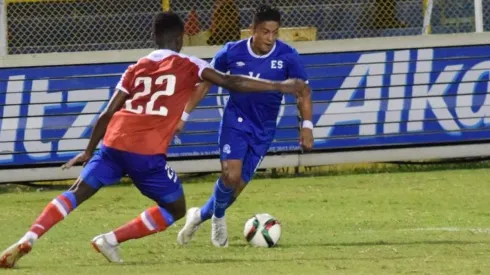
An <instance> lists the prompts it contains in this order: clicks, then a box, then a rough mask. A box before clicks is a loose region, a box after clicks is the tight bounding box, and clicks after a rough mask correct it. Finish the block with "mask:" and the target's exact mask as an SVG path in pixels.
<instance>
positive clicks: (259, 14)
mask: <svg viewBox="0 0 490 275" xmlns="http://www.w3.org/2000/svg"><path fill="white" fill-rule="evenodd" d="M265 21H275V22H277V23H279V24H280V23H281V13H280V12H279V10H278V9H276V8H273V7H271V6H269V5H265V4H264V5H260V6H258V7H257V8H256V9H255V14H254V25H257V24H260V23H262V22H265Z"/></svg>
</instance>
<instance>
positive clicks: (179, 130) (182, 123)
mask: <svg viewBox="0 0 490 275" xmlns="http://www.w3.org/2000/svg"><path fill="white" fill-rule="evenodd" d="M184 127H185V121H183V120H180V121H179V123H177V127H176V128H175V134H180V133H182V132H183V131H184Z"/></svg>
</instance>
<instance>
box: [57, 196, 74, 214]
mask: <svg viewBox="0 0 490 275" xmlns="http://www.w3.org/2000/svg"><path fill="white" fill-rule="evenodd" d="M58 199H59V200H62V201H63V202H64V203H65V205H66V206H68V212H71V211H72V210H73V205H72V204H71V201H70V200H69V199H68V198H67V197H65V196H63V195H59V196H58Z"/></svg>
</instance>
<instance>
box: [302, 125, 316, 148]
mask: <svg viewBox="0 0 490 275" xmlns="http://www.w3.org/2000/svg"><path fill="white" fill-rule="evenodd" d="M299 143H300V145H301V147H302V148H303V150H304V151H311V149H312V148H313V130H311V129H309V128H302V129H301V133H300V137H299Z"/></svg>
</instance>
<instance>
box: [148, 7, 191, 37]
mask: <svg viewBox="0 0 490 275" xmlns="http://www.w3.org/2000/svg"><path fill="white" fill-rule="evenodd" d="M183 32H184V22H183V21H182V19H181V18H180V17H179V16H178V15H177V14H176V13H173V12H159V13H157V14H156V15H155V17H154V18H153V34H154V35H155V36H156V37H157V38H163V37H165V38H166V39H168V38H175V37H177V36H179V35H181V34H182V33H183Z"/></svg>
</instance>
